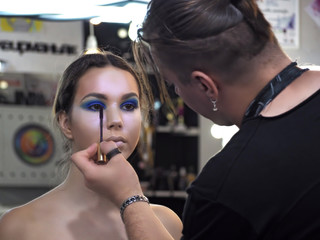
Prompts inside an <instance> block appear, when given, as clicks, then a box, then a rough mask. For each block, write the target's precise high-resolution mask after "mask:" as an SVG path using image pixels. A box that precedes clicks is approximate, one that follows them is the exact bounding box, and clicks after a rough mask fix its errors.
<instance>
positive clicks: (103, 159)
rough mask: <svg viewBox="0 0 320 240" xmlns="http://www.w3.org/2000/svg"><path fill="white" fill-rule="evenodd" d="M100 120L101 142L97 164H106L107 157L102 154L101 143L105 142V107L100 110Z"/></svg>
mask: <svg viewBox="0 0 320 240" xmlns="http://www.w3.org/2000/svg"><path fill="white" fill-rule="evenodd" d="M99 119H100V141H99V143H98V157H97V159H98V160H97V161H96V163H97V164H106V163H107V158H106V155H104V154H102V153H101V149H100V143H101V142H102V141H103V107H101V108H100V109H99Z"/></svg>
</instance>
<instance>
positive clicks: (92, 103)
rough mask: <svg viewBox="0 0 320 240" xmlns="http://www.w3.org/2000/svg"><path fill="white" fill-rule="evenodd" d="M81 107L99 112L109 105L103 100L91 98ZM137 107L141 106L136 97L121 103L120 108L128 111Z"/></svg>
mask: <svg viewBox="0 0 320 240" xmlns="http://www.w3.org/2000/svg"><path fill="white" fill-rule="evenodd" d="M81 108H83V109H85V110H88V111H93V112H99V111H100V109H101V108H103V109H107V106H106V104H105V103H103V102H102V101H97V100H89V101H86V102H84V103H82V104H81ZM137 108H139V101H138V99H135V98H132V99H128V100H126V101H124V102H123V103H121V104H120V109H121V110H123V111H127V112H131V111H134V110H135V109H137Z"/></svg>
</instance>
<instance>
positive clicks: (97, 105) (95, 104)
mask: <svg viewBox="0 0 320 240" xmlns="http://www.w3.org/2000/svg"><path fill="white" fill-rule="evenodd" d="M81 108H83V109H85V110H88V111H93V112H99V111H100V109H101V108H102V109H106V105H105V104H104V103H103V102H101V101H98V100H89V101H86V102H84V103H82V104H81Z"/></svg>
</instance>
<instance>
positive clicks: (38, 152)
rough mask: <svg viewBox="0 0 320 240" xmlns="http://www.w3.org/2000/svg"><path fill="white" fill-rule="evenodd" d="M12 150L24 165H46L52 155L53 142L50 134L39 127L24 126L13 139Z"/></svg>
mask: <svg viewBox="0 0 320 240" xmlns="http://www.w3.org/2000/svg"><path fill="white" fill-rule="evenodd" d="M14 149H15V151H16V153H17V154H18V156H19V157H20V158H21V159H22V160H23V161H24V162H26V163H28V164H32V165H40V164H44V163H47V162H48V161H49V160H50V158H51V157H52V155H53V153H54V140H53V137H52V136H51V134H50V132H49V131H48V130H46V129H45V128H43V127H41V126H39V125H34V124H33V125H26V126H24V127H21V128H20V129H18V131H17V132H16V134H15V137H14Z"/></svg>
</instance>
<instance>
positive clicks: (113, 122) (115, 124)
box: [106, 108, 123, 129]
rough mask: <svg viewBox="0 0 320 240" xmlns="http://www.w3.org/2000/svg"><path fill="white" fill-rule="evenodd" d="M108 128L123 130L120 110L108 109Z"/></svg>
mask: <svg viewBox="0 0 320 240" xmlns="http://www.w3.org/2000/svg"><path fill="white" fill-rule="evenodd" d="M106 118H107V128H108V129H112V128H113V129H119V128H122V126H123V124H122V119H121V113H120V109H115V108H108V109H107V113H106Z"/></svg>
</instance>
